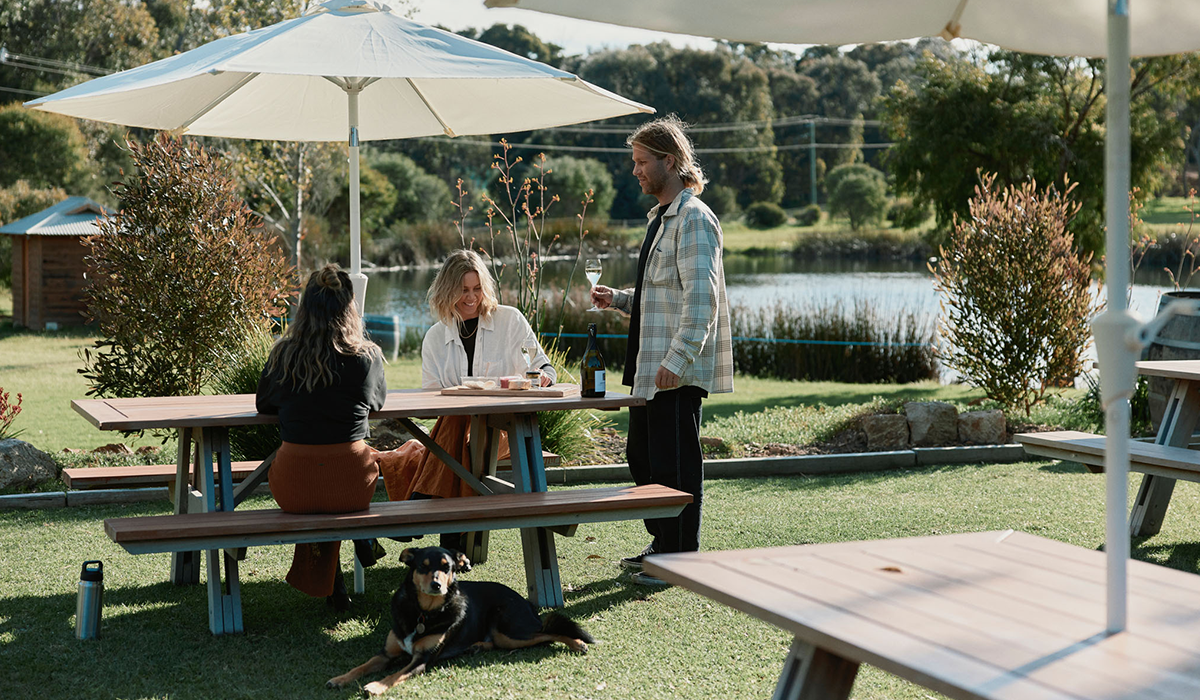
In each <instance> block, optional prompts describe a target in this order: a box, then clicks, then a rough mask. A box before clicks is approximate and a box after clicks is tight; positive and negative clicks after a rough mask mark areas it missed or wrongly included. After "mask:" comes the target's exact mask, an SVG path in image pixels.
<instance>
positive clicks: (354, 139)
mask: <svg viewBox="0 0 1200 700" xmlns="http://www.w3.org/2000/svg"><path fill="white" fill-rule="evenodd" d="M345 90H346V96H347V98H348V102H349V108H350V282H351V284H353V285H354V301H355V303H357V304H358V312H359V314H362V313H365V312H366V303H365V300H366V293H367V276H366V275H364V274H363V273H362V241H361V233H360V226H359V207H358V199H359V193H358V190H359V174H358V94H359V93H360V92H361V91H362V87H361V86H358V85H353V84H352V85H349V86H347V87H346V88H345Z"/></svg>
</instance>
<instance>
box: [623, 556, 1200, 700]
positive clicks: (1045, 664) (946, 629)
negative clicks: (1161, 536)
mask: <svg viewBox="0 0 1200 700" xmlns="http://www.w3.org/2000/svg"><path fill="white" fill-rule="evenodd" d="M646 568H647V570H648V571H650V572H651V573H654V574H657V575H661V576H662V577H663V578H665V579H667V580H669V581H672V582H674V583H678V584H680V585H682V586H684V587H687V588H689V589H692V590H695V591H696V592H698V593H701V594H703V595H706V596H708V597H710V598H713V599H715V600H718V601H720V602H722V603H725V604H727V605H730V606H731V607H734V608H737V609H739V610H743V611H745V612H748V613H750V614H751V615H754V616H756V617H759V618H761V619H764V620H767V621H768V622H771V623H772V624H775V625H777V626H779V627H781V628H783V629H785V630H787V631H789V632H791V633H793V634H795V635H796V636H797V637H799V638H800V639H802V640H804V641H807V642H809V643H811V644H814V645H816V646H817V647H820V648H823V649H827V650H829V651H831V652H833V653H835V654H838V655H840V656H842V657H844V658H847V659H850V660H852V661H857V662H862V663H869V664H872V665H874V666H877V667H879V668H882V669H884V670H886V671H889V672H891V673H894V674H896V675H898V676H901V677H903V678H907V679H908V680H911V681H913V682H916V683H920V684H921V685H924V686H926V687H928V688H931V689H934V690H937V691H938V692H941V693H944V694H946V695H948V696H950V697H953V698H966V699H971V700H977V699H981V698H1041V697H1045V698H1072V699H1077V700H1093V699H1095V700H1099V699H1100V698H1104V699H1110V698H1130V699H1132V698H1138V699H1139V700H1140V699H1142V698H1146V699H1153V698H1164V699H1175V698H1179V699H1182V698H1189V699H1190V698H1197V697H1200V653H1198V652H1197V650H1198V649H1200V625H1198V624H1197V621H1200V595H1197V594H1198V593H1200V577H1197V576H1194V575H1192V574H1187V573H1184V572H1180V571H1176V570H1173V569H1167V568H1164V567H1159V566H1155V565H1153V564H1148V563H1145V562H1137V561H1134V562H1130V623H1129V630H1128V631H1127V632H1124V633H1122V634H1120V635H1116V636H1112V637H1109V636H1106V635H1105V634H1104V632H1103V630H1104V624H1105V622H1104V621H1105V609H1104V580H1105V579H1104V577H1105V567H1104V555H1103V554H1102V553H1100V552H1097V551H1094V550H1089V549H1084V548H1081V547H1075V546H1072V545H1067V544H1064V543H1061V542H1057V541H1053V540H1047V539H1043V538H1038V537H1034V536H1032V535H1026V534H1023V533H1000V532H987V533H971V534H967V535H952V536H944V537H928V538H909V539H900V540H881V541H870V542H849V543H837V544H828V545H810V546H804V547H781V548H777V549H760V550H746V551H741V552H706V553H698V554H697V553H693V554H684V555H665V556H659V557H652V558H650V559H648V560H647V563H646Z"/></svg>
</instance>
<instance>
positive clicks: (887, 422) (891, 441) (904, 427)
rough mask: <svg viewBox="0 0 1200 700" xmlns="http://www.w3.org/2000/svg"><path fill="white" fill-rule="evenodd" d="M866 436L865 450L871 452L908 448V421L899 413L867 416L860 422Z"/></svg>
mask: <svg viewBox="0 0 1200 700" xmlns="http://www.w3.org/2000/svg"><path fill="white" fill-rule="evenodd" d="M862 427H863V432H865V433H866V434H867V449H868V450H870V451H871V452H883V451H886V450H903V449H907V448H908V419H907V418H905V417H904V416H902V415H900V414H899V413H883V414H880V415H877V416H867V417H865V418H863V421H862Z"/></svg>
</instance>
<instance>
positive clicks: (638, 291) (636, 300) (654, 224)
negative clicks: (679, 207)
mask: <svg viewBox="0 0 1200 700" xmlns="http://www.w3.org/2000/svg"><path fill="white" fill-rule="evenodd" d="M666 212H667V207H666V206H662V205H660V206H659V208H658V216H656V217H654V221H651V222H650V225H649V226H648V227H647V228H646V240H644V241H642V252H641V253H640V254H639V255H638V267H637V283H636V285H635V286H634V288H633V313H632V314H630V316H629V342H628V343H626V345H625V374H624V376H622V377H621V383H622V384H624V385H625V386H628V387H632V386H633V377H634V375H635V374H636V373H637V356H638V346H639V345H640V344H641V336H642V325H641V324H642V278H644V277H645V276H646V262H647V261H648V260H649V259H650V251H651V250H654V239H655V238H657V237H658V229H659V227H660V226H662V220H663V214H665V213H666Z"/></svg>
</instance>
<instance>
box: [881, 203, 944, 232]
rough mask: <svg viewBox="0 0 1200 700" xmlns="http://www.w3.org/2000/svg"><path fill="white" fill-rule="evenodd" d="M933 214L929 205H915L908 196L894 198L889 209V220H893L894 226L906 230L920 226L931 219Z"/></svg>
mask: <svg viewBox="0 0 1200 700" xmlns="http://www.w3.org/2000/svg"><path fill="white" fill-rule="evenodd" d="M931 216H933V212H932V211H930V209H929V207H928V206H926V205H914V204H913V202H912V200H911V199H908V198H902V199H894V200H892V203H891V205H889V206H888V211H887V220H888V221H890V222H892V225H893V226H896V227H897V228H902V229H905V230H910V229H914V228H918V227H919V226H921V225H922V224H924V223H925V222H926V221H929V217H931Z"/></svg>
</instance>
